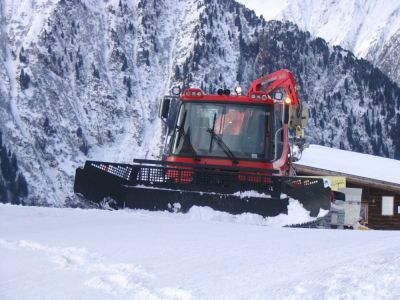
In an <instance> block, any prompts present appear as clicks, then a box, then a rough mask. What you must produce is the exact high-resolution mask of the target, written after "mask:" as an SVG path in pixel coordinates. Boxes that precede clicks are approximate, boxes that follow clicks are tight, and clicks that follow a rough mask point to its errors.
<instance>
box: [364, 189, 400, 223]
mask: <svg viewBox="0 0 400 300" xmlns="http://www.w3.org/2000/svg"><path fill="white" fill-rule="evenodd" d="M362 188H363V194H362V202H364V203H368V224H367V226H368V227H370V228H371V229H392V230H400V214H399V213H398V207H399V206H400V194H399V193H395V192H390V191H385V190H379V189H374V188H368V187H362ZM382 196H394V207H393V215H392V216H382Z"/></svg>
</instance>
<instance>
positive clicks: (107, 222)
mask: <svg viewBox="0 0 400 300" xmlns="http://www.w3.org/2000/svg"><path fill="white" fill-rule="evenodd" d="M210 213H211V212H210ZM0 215H1V218H0V257H1V259H0V260H1V264H0V298H1V299H398V298H399V297H400V275H399V272H398V270H399V268H400V256H399V254H398V253H399V250H400V236H399V234H398V233H397V232H391V231H335V230H309V229H292V228H277V227H273V226H260V225H257V224H249V223H246V222H242V221H240V222H235V221H231V220H227V219H225V218H224V219H218V218H217V219H215V218H208V217H206V218H205V217H203V216H199V215H197V214H196V213H195V212H191V213H189V214H188V215H182V214H172V213H166V212H147V211H139V210H138V211H134V210H120V211H104V210H80V209H65V208H64V209H59V208H41V207H22V206H12V205H0Z"/></svg>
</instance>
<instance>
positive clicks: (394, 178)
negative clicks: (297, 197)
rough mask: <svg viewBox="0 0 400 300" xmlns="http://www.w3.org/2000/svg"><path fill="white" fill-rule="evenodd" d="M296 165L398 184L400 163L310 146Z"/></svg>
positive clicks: (377, 157) (399, 182) (378, 157)
mask: <svg viewBox="0 0 400 300" xmlns="http://www.w3.org/2000/svg"><path fill="white" fill-rule="evenodd" d="M297 164H299V165H303V166H309V167H314V168H319V169H325V170H330V171H335V172H340V173H345V174H349V175H356V176H360V177H366V178H371V179H376V180H382V181H386V182H391V183H396V184H400V172H399V170H400V161H399V160H395V159H389V158H384V157H380V156H374V155H368V154H362V153H357V152H351V151H345V150H340V149H334V148H329V147H324V146H319V145H310V147H308V148H306V149H305V150H304V151H303V154H302V157H301V159H300V160H299V161H298V162H297Z"/></svg>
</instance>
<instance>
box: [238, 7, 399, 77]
mask: <svg viewBox="0 0 400 300" xmlns="http://www.w3.org/2000/svg"><path fill="white" fill-rule="evenodd" d="M241 2H242V3H243V4H245V5H250V4H251V5H252V6H251V8H252V9H254V10H255V11H256V12H257V13H258V14H263V15H264V17H266V18H267V19H268V20H270V19H276V20H285V21H291V22H294V23H295V24H297V25H298V26H299V27H300V29H302V30H307V31H309V32H310V33H311V34H312V35H313V36H315V37H317V36H319V37H322V38H323V39H325V40H326V41H328V42H329V43H330V44H331V45H340V46H341V47H343V48H344V49H347V50H350V51H352V52H353V53H354V54H355V55H356V56H357V57H360V58H365V59H367V60H369V61H371V62H372V63H373V64H374V65H375V66H377V67H379V68H381V69H382V71H383V72H384V73H385V74H387V75H388V76H389V77H390V78H391V79H392V80H394V81H395V82H398V81H399V80H400V63H399V59H398V57H399V50H397V49H398V48H399V47H398V46H399V43H400V2H399V1H397V0H385V1H380V0H332V1H317V0H300V1H299V0H285V1H282V2H280V3H279V4H277V3H275V1H273V0H267V1H258V2H257V1H253V2H254V3H250V4H247V3H246V1H241ZM271 5H272V6H276V8H275V9H274V10H273V11H271V9H270V6H271Z"/></svg>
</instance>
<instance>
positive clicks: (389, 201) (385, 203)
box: [382, 196, 394, 216]
mask: <svg viewBox="0 0 400 300" xmlns="http://www.w3.org/2000/svg"><path fill="white" fill-rule="evenodd" d="M393 211H394V197H393V196H382V216H393Z"/></svg>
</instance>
